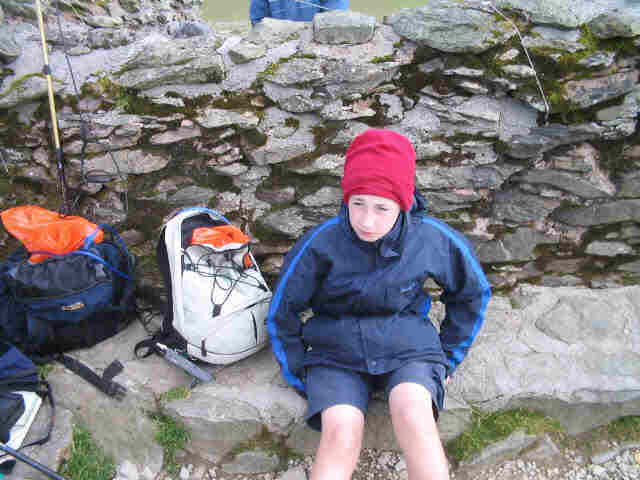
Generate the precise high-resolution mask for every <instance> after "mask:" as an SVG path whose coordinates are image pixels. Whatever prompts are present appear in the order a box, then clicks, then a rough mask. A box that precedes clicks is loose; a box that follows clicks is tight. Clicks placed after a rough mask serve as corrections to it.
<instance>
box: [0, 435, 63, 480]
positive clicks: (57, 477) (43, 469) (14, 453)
mask: <svg viewBox="0 0 640 480" xmlns="http://www.w3.org/2000/svg"><path fill="white" fill-rule="evenodd" d="M0 450H3V451H4V452H6V453H8V454H9V455H11V456H13V457H15V458H17V459H18V460H20V461H22V462H24V463H26V464H27V465H30V466H32V467H33V468H35V469H36V470H39V471H40V472H42V473H44V474H45V475H46V476H48V477H49V478H53V480H66V479H65V478H64V477H62V476H60V475H58V474H57V473H56V472H54V471H53V470H51V469H50V468H49V467H45V466H44V465H42V464H41V463H38V462H36V461H35V460H34V459H32V458H29V457H27V456H26V455H24V454H22V453H20V452H19V451H17V450H14V449H13V448H11V447H7V446H6V445H5V444H4V443H0Z"/></svg>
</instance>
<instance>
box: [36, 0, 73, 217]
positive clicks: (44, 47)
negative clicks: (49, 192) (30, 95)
mask: <svg viewBox="0 0 640 480" xmlns="http://www.w3.org/2000/svg"><path fill="white" fill-rule="evenodd" d="M36 7H37V8H36V13H37V16H38V26H39V28H40V39H41V41H42V56H43V57H44V68H43V71H44V73H45V76H46V78H47V91H48V93H49V112H50V114H51V128H52V130H53V141H54V145H55V148H56V163H57V167H58V178H59V180H60V190H61V193H62V203H63V208H65V209H66V208H67V182H66V179H65V175H64V166H63V153H62V148H61V147H60V135H59V134H58V119H57V116H56V104H55V101H54V98H53V81H52V79H51V67H50V66H49V54H48V50H47V40H46V38H45V36H44V21H43V20H42V7H41V5H40V0H36Z"/></svg>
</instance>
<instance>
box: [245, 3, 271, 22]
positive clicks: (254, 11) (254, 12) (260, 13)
mask: <svg viewBox="0 0 640 480" xmlns="http://www.w3.org/2000/svg"><path fill="white" fill-rule="evenodd" d="M270 15H271V14H270V12H269V1H268V0H251V4H250V6H249V18H250V19H251V26H253V25H255V24H256V23H258V22H259V21H260V20H262V19H263V18H264V17H268V16H270Z"/></svg>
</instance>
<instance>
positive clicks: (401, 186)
mask: <svg viewBox="0 0 640 480" xmlns="http://www.w3.org/2000/svg"><path fill="white" fill-rule="evenodd" d="M415 172H416V152H415V150H414V149H413V145H411V142H410V141H409V140H408V139H407V138H406V137H405V136H404V135H401V134H399V133H397V132H394V131H392V130H376V129H370V130H367V131H365V132H364V133H361V134H360V135H358V136H357V137H356V138H354V140H353V142H351V145H350V146H349V148H348V149H347V158H346V161H345V164H344V176H343V177H342V191H343V198H344V201H345V203H349V197H351V195H365V194H366V195H378V196H380V197H385V198H390V199H391V200H394V201H395V202H397V203H398V204H399V205H400V208H401V209H402V210H404V211H409V210H410V209H411V205H412V204H413V191H414V177H415Z"/></svg>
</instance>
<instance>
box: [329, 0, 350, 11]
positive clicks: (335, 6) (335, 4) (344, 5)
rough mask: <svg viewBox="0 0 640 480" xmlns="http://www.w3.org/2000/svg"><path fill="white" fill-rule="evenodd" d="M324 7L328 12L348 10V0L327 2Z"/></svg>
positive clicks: (330, 0)
mask: <svg viewBox="0 0 640 480" xmlns="http://www.w3.org/2000/svg"><path fill="white" fill-rule="evenodd" d="M325 5H326V7H327V8H328V9H329V10H349V0H327V2H326V4H325Z"/></svg>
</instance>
